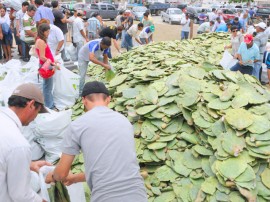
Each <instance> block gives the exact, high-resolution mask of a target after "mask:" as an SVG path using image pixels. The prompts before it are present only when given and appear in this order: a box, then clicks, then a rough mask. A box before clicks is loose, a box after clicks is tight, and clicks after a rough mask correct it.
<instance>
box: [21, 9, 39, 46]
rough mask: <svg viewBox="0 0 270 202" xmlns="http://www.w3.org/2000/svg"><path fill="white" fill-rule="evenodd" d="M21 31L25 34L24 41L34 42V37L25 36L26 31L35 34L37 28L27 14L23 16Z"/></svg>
mask: <svg viewBox="0 0 270 202" xmlns="http://www.w3.org/2000/svg"><path fill="white" fill-rule="evenodd" d="M23 30H24V33H25V39H24V40H25V41H27V42H29V41H34V37H31V36H29V35H27V33H26V31H29V30H31V31H32V32H37V26H36V22H35V20H34V19H33V18H32V17H30V16H29V15H28V14H27V13H25V15H24V16H23Z"/></svg>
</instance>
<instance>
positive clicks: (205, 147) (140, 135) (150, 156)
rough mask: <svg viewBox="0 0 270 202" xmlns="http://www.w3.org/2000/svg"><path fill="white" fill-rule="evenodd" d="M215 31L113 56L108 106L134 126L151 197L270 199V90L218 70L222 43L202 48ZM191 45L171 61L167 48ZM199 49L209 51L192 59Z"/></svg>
mask: <svg viewBox="0 0 270 202" xmlns="http://www.w3.org/2000/svg"><path fill="white" fill-rule="evenodd" d="M219 36H220V35H216V34H213V35H203V36H200V37H206V38H205V40H204V41H201V40H202V39H199V41H200V42H201V44H198V41H196V40H197V39H195V40H194V41H195V42H196V43H194V41H185V42H181V43H178V42H174V43H178V45H177V46H175V45H174V43H172V44H170V42H169V43H168V44H167V46H166V45H165V43H164V44H163V43H161V44H154V45H150V46H147V47H146V48H145V49H142V48H141V47H139V48H137V49H135V50H134V51H131V52H130V53H126V54H123V55H122V56H121V57H122V58H121V59H119V60H117V59H115V60H114V61H113V63H115V66H114V67H115V68H116V69H117V75H116V76H115V77H114V78H113V79H112V80H111V81H110V82H109V83H108V84H107V86H108V88H109V89H110V92H111V94H112V97H113V100H112V103H111V104H110V107H111V108H113V109H114V110H116V111H118V112H120V113H122V114H124V115H125V116H126V117H127V118H128V119H129V120H130V121H131V122H132V123H133V125H134V131H135V137H136V138H135V142H136V151H137V158H138V161H139V162H140V166H141V170H142V175H143V176H144V178H145V185H146V187H147V194H148V198H149V201H154V202H170V201H174V202H176V201H183V202H186V201H187V202H188V201H196V202H199V201H232V202H234V201H237V202H238V201H240V202H241V201H262V202H264V201H269V200H270V183H269V182H270V181H269V176H270V169H269V157H270V152H269V151H270V121H269V120H270V105H269V100H270V93H269V92H268V90H267V89H265V88H264V87H262V86H261V85H260V83H259V82H258V81H257V80H256V79H255V78H254V77H251V76H248V75H242V74H241V73H239V72H238V73H236V72H230V71H225V70H220V69H219V67H218V62H219V60H220V58H221V55H222V49H223V44H224V42H222V43H220V48H219V51H213V49H207V48H206V47H212V48H213V47H215V46H217V47H218V45H217V43H215V40H213V38H214V37H219ZM208 40H210V41H211V43H208ZM212 40H213V41H212ZM216 41H219V39H217V40H216ZM193 43H194V44H197V47H195V46H193V47H192V48H187V49H188V50H189V51H187V52H189V55H185V52H184V53H181V51H179V52H177V53H178V56H176V55H174V56H173V57H172V58H174V59H168V58H170V57H171V55H170V54H174V53H175V52H174V51H172V50H168V49H170V48H171V47H174V48H172V49H173V50H175V49H181V50H184V48H185V45H186V46H187V47H190V46H189V45H190V44H193ZM188 44H189V45H188ZM203 44H207V46H203ZM163 45H164V46H163ZM221 45H222V48H221ZM201 46H203V48H201ZM158 47H159V48H158ZM160 48H163V50H162V51H160V50H159V49H160ZM200 49H203V50H202V51H201V52H200V54H203V53H207V55H206V56H205V57H202V58H203V59H202V60H201V61H196V62H194V61H191V60H190V58H194V59H192V60H195V59H196V58H198V55H196V53H197V52H198V50H200ZM147 50H148V51H147ZM167 50H168V51H167ZM161 52H164V55H162V54H159V53H161ZM147 54H148V55H147ZM150 55H151V56H150ZM194 55H195V56H194ZM213 55H214V56H213ZM193 56H194V57H193ZM142 57H143V59H141V58H142ZM144 57H150V59H149V60H147V59H146V58H144ZM162 57H163V59H161V58H162ZM157 58H159V59H157ZM207 58H208V59H207ZM210 58H211V60H209V59H210ZM181 60H183V62H181ZM187 60H189V61H187ZM93 77H94V76H93ZM94 79H96V80H103V79H104V77H103V75H102V74H98V73H97V75H96V77H94ZM78 105H79V104H78ZM74 118H76V117H74Z"/></svg>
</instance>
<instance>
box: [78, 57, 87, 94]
mask: <svg viewBox="0 0 270 202" xmlns="http://www.w3.org/2000/svg"><path fill="white" fill-rule="evenodd" d="M88 63H89V61H84V60H82V59H80V58H79V60H78V69H79V75H80V88H79V92H80V95H81V94H82V90H83V86H84V83H85V76H86V72H87V68H88Z"/></svg>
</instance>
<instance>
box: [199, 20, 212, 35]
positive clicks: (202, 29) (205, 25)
mask: <svg viewBox="0 0 270 202" xmlns="http://www.w3.org/2000/svg"><path fill="white" fill-rule="evenodd" d="M210 30H211V26H210V22H204V23H202V24H201V25H200V26H199V28H198V31H200V32H203V33H205V32H207V31H209V32H210Z"/></svg>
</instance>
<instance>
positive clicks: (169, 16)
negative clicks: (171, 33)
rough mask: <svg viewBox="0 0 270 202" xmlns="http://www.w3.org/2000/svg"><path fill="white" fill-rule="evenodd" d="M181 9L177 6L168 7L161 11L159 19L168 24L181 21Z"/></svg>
mask: <svg viewBox="0 0 270 202" xmlns="http://www.w3.org/2000/svg"><path fill="white" fill-rule="evenodd" d="M182 13H183V12H182V10H180V9H179V8H168V9H167V11H166V12H164V11H162V12H161V19H162V21H163V22H168V23H170V24H173V23H179V24H180V22H181V17H182Z"/></svg>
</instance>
